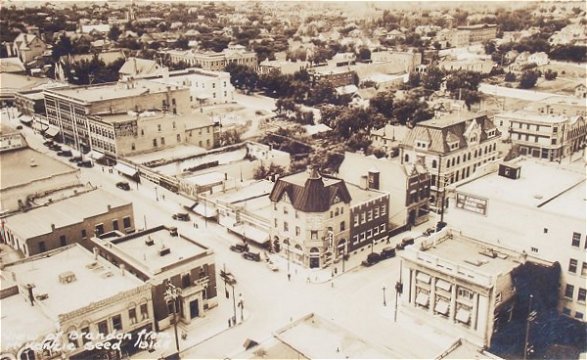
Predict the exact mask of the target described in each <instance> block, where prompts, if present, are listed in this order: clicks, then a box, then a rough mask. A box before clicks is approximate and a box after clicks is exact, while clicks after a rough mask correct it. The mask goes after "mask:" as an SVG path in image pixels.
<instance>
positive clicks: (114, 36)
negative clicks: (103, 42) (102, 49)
mask: <svg viewBox="0 0 587 360" xmlns="http://www.w3.org/2000/svg"><path fill="white" fill-rule="evenodd" d="M120 34H122V31H121V30H120V28H119V27H118V26H117V25H112V27H111V28H110V31H108V38H109V39H110V40H112V41H116V40H118V37H119V36H120Z"/></svg>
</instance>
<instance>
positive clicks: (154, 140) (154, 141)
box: [153, 139, 157, 147]
mask: <svg viewBox="0 0 587 360" xmlns="http://www.w3.org/2000/svg"><path fill="white" fill-rule="evenodd" d="M153 147H157V139H153Z"/></svg>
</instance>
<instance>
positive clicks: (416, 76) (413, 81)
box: [405, 71, 422, 89]
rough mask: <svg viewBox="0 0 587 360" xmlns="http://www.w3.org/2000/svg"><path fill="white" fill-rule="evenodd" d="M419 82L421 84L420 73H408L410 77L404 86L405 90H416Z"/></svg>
mask: <svg viewBox="0 0 587 360" xmlns="http://www.w3.org/2000/svg"><path fill="white" fill-rule="evenodd" d="M421 82H422V77H421V76H420V73H419V72H417V71H412V72H411V73H410V75H409V76H408V82H407V83H406V84H405V88H407V89H413V88H416V87H418V86H420V83H421Z"/></svg>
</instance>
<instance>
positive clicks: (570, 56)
mask: <svg viewBox="0 0 587 360" xmlns="http://www.w3.org/2000/svg"><path fill="white" fill-rule="evenodd" d="M550 58H551V59H554V60H563V61H574V62H578V63H579V62H585V61H587V47H586V46H580V45H561V46H557V47H556V48H554V49H553V50H551V52H550Z"/></svg>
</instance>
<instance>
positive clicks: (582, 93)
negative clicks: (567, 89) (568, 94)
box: [575, 84, 587, 99]
mask: <svg viewBox="0 0 587 360" xmlns="http://www.w3.org/2000/svg"><path fill="white" fill-rule="evenodd" d="M575 96H576V97H578V98H583V99H585V98H587V85H585V84H579V85H577V86H575Z"/></svg>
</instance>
